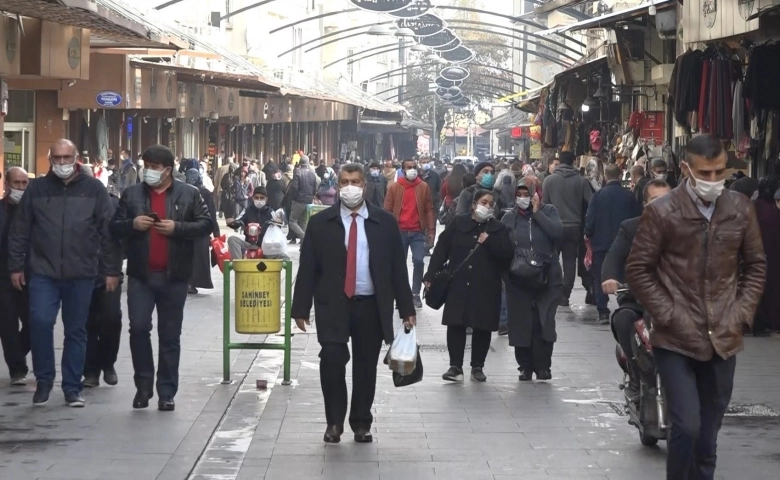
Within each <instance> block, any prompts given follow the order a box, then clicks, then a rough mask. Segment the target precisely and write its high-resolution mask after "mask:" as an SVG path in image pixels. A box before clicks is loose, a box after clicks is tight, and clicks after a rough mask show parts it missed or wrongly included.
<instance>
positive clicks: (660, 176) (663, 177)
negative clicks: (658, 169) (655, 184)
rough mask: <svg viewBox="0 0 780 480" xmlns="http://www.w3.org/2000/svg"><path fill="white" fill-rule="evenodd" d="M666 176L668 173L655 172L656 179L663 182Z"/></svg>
mask: <svg viewBox="0 0 780 480" xmlns="http://www.w3.org/2000/svg"><path fill="white" fill-rule="evenodd" d="M667 177H668V175H667V174H666V173H656V174H655V178H656V180H661V181H662V182H665V181H666V178H667Z"/></svg>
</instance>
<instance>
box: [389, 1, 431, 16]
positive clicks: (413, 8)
mask: <svg viewBox="0 0 780 480" xmlns="http://www.w3.org/2000/svg"><path fill="white" fill-rule="evenodd" d="M430 9H431V0H412V3H410V4H409V6H407V7H406V8H403V9H401V10H398V11H397V12H392V13H390V15H392V16H394V17H398V18H414V17H419V16H420V15H423V14H424V13H426V12H427V11H428V10H430Z"/></svg>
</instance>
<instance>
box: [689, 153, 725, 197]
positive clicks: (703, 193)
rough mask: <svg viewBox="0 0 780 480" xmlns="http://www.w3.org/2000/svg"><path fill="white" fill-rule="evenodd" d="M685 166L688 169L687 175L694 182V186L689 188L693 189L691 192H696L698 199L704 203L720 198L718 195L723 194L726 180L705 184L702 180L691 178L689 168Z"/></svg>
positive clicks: (691, 173)
mask: <svg viewBox="0 0 780 480" xmlns="http://www.w3.org/2000/svg"><path fill="white" fill-rule="evenodd" d="M685 165H686V166H687V167H688V173H689V174H690V175H691V179H693V181H695V182H696V185H693V184H692V185H691V188H693V191H694V192H696V195H698V196H699V198H701V199H702V200H704V201H705V202H714V201H715V200H717V199H718V197H720V194H721V193H723V188H724V185H725V183H726V179H723V180H721V181H719V182H707V181H704V180H699V179H698V178H696V177H694V176H693V172H692V171H691V167H690V166H689V165H688V164H687V163H686V164H685Z"/></svg>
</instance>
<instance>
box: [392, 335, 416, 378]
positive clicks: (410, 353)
mask: <svg viewBox="0 0 780 480" xmlns="http://www.w3.org/2000/svg"><path fill="white" fill-rule="evenodd" d="M388 360H389V362H388V365H389V366H390V370H392V371H394V372H395V373H398V374H399V375H409V374H411V373H412V372H413V371H414V367H415V366H416V365H417V331H416V330H415V328H414V327H412V328H410V329H409V330H407V329H405V328H401V329H400V330H398V334H396V336H395V340H393V344H392V345H391V346H390V352H389V353H388Z"/></svg>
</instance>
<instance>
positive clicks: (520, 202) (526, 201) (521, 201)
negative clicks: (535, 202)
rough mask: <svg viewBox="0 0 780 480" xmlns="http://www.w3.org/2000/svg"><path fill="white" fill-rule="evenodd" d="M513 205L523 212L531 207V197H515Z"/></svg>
mask: <svg viewBox="0 0 780 480" xmlns="http://www.w3.org/2000/svg"><path fill="white" fill-rule="evenodd" d="M515 203H516V204H517V207H518V208H519V209H520V210H525V209H527V208H528V206H529V205H531V197H515Z"/></svg>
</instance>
